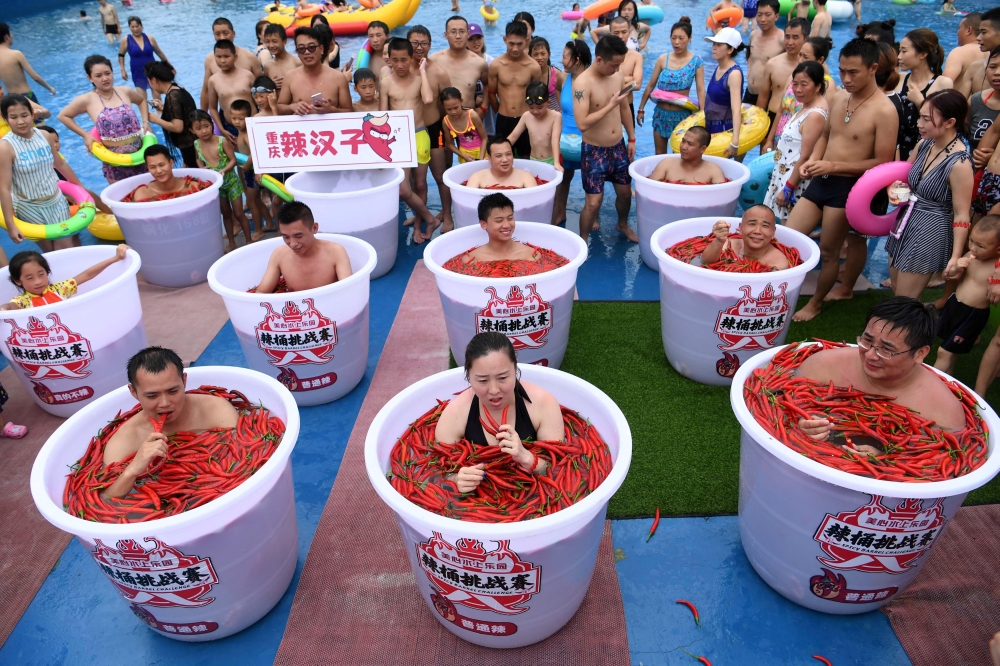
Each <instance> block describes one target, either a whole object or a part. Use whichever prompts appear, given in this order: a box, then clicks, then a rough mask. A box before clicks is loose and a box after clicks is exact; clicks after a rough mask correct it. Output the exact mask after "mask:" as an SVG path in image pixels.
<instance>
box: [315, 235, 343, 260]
mask: <svg viewBox="0 0 1000 666" xmlns="http://www.w3.org/2000/svg"><path fill="white" fill-rule="evenodd" d="M316 243H317V244H318V245H319V247H320V250H321V251H322V252H323V254H324V255H326V256H328V257H336V258H338V259H342V258H344V257H346V256H348V255H347V249H346V248H344V246H343V245H341V244H340V243H336V242H334V241H328V240H323V239H320V238H317V239H316Z"/></svg>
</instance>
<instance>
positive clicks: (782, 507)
mask: <svg viewBox="0 0 1000 666" xmlns="http://www.w3.org/2000/svg"><path fill="white" fill-rule="evenodd" d="M777 351H778V349H772V350H769V351H768V352H767V353H763V354H758V355H757V356H755V357H754V358H753V359H751V360H750V361H749V362H747V363H746V365H744V366H743V367H742V368H740V370H739V372H737V373H736V377H735V378H734V379H733V385H732V389H731V391H730V401H731V403H732V407H733V412H734V413H735V414H736V418H737V419H738V420H739V422H740V425H741V426H742V436H741V438H740V500H739V511H740V521H739V522H740V536H741V539H742V541H743V550H744V551H746V555H747V559H749V560H750V564H752V565H753V568H754V569H755V570H756V571H757V573H758V574H759V575H760V577H761V578H763V579H764V581H765V582H766V583H767V584H768V585H770V586H771V587H772V588H774V590H775V591H776V592H778V593H779V594H781V595H782V596H784V597H785V598H787V599H789V600H790V601H794V602H795V603H797V604H799V605H801V606H805V607H806V608H811V609H813V610H817V611H820V612H823V613H831V614H835V615H850V614H855V613H865V612H867V611H870V610H874V609H876V608H878V607H879V606H882V605H883V604H885V603H886V602H888V601H890V600H892V599H893V598H894V597H895V596H896V595H897V594H899V593H900V592H902V591H903V590H905V589H906V586H907V585H909V584H910V583H911V582H913V579H914V578H916V576H917V574H918V573H920V569H921V567H923V566H924V564H925V563H926V562H927V559H928V557H930V552H929V551H930V550H931V548H932V547H933V546H934V544H935V543H937V542H938V541H939V540H940V538H941V533H942V532H943V531H944V529H945V527H946V526H947V525H948V522H949V521H950V520H951V519H952V518H953V517H954V516H955V513H956V512H957V511H958V509H959V507H961V506H962V502H963V501H964V500H965V496H966V495H967V494H968V493H969V492H970V491H972V490H975V489H976V488H978V487H980V486H982V485H984V484H986V483H987V482H989V480H990V479H992V478H993V477H994V476H996V474H997V472H998V471H1000V456H998V455H997V453H996V447H997V440H996V433H997V432H998V430H1000V419H997V415H996V413H995V412H994V411H993V410H992V409H991V408H990V406H989V405H987V404H986V402H985V401H984V400H980V401H979V405H978V409H979V413H980V415H982V417H983V419H984V420H985V421H986V425H987V427H988V429H989V432H990V435H989V440H988V442H987V446H988V447H989V454H988V457H987V460H986V462H985V463H984V464H983V466H982V467H980V468H979V469H977V470H975V471H974V472H971V473H969V474H966V475H965V476H962V477H959V478H957V479H951V480H948V481H937V482H932V483H903V482H896V481H878V480H876V479H870V478H865V477H861V476H856V475H854V474H848V473H847V472H842V471H840V470H837V469H833V468H832V467H827V466H826V465H823V464H821V463H818V462H816V461H813V460H810V459H809V458H806V457H805V456H803V455H800V454H799V453H796V452H795V451H793V450H792V449H790V448H788V447H787V446H785V445H784V444H782V443H781V442H779V441H778V440H777V439H775V438H774V437H771V436H770V435H769V434H768V433H767V431H765V430H764V428H762V427H761V426H760V425H759V424H758V423H757V421H756V420H755V419H754V417H753V416H751V414H750V412H749V410H747V408H746V403H745V402H744V400H743V385H744V383H746V380H747V377H749V376H750V373H751V372H753V371H754V370H755V369H757V368H759V367H762V366H763V365H765V364H766V363H767V362H768V361H770V360H771V357H772V356H774V354H775V353H777ZM931 369H932V370H933V368H931ZM935 372H936V371H935ZM938 374H943V373H938ZM963 389H964V390H966V391H969V390H970V389H968V388H966V387H964V386H963ZM970 392H971V391H970Z"/></svg>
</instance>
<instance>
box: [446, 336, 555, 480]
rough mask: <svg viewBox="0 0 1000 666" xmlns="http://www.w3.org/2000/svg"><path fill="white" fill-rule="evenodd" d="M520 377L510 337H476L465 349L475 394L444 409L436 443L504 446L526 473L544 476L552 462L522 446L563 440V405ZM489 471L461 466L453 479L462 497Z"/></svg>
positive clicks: (460, 397) (469, 393)
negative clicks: (463, 440) (539, 441)
mask: <svg viewBox="0 0 1000 666" xmlns="http://www.w3.org/2000/svg"><path fill="white" fill-rule="evenodd" d="M517 375H518V372H517V354H516V353H515V352H514V345H513V344H511V342H510V340H509V339H508V338H507V336H506V335H504V334H502V333H496V332H488V333H480V334H478V335H476V336H475V337H474V338H472V340H471V341H470V342H469V346H468V347H466V349H465V378H466V379H467V380H468V381H469V384H470V389H469V390H466V391H463V392H462V393H460V394H459V395H458V396H456V397H455V399H454V400H452V401H451V402H450V403H449V404H448V406H447V407H446V408H445V410H444V412H443V413H442V414H441V419H440V421H438V424H437V429H436V431H435V436H434V438H435V439H436V440H437V441H439V442H441V443H443V444H452V443H454V442H458V441H460V440H462V439H466V440H468V441H469V442H472V443H473V444H477V445H480V446H486V445H490V446H499V447H500V450H501V451H503V452H504V453H506V454H508V455H510V458H511V461H512V462H513V463H514V464H516V465H518V466H519V467H520V468H521V469H522V470H524V471H525V472H527V473H529V474H544V473H545V471H546V470H547V469H548V466H549V461H547V460H545V459H544V458H540V457H537V456H535V455H534V454H533V453H531V452H530V451H528V450H527V449H526V448H525V447H524V444H523V442H524V441H529V440H530V441H536V440H548V441H562V440H563V417H562V413H561V412H560V409H559V401H558V400H556V398H555V396H553V395H552V394H551V393H549V392H548V391H546V390H545V389H543V388H542V387H540V386H537V385H535V384H530V383H528V382H525V383H523V384H522V383H521V382H520V381H519V380H518V379H517ZM511 407H513V409H511ZM484 467H485V466H484V465H483V464H478V465H472V466H470V467H462V468H460V469H459V470H458V472H457V473H456V474H454V475H453V476H452V477H450V478H449V480H451V481H454V482H455V484H456V485H457V486H458V491H459V492H461V493H468V492H472V491H474V490H475V489H476V487H477V486H478V485H479V483H480V482H481V481H482V480H483V477H484V476H485V474H486V472H485V471H484Z"/></svg>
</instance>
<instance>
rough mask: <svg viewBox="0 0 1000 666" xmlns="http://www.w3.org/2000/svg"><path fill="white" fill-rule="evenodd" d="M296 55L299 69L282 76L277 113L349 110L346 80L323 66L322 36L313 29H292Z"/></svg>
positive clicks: (288, 114) (337, 72)
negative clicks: (300, 63)
mask: <svg viewBox="0 0 1000 666" xmlns="http://www.w3.org/2000/svg"><path fill="white" fill-rule="evenodd" d="M295 52H296V53H298V54H299V60H300V61H301V62H302V66H301V67H296V68H295V69H292V70H289V71H288V72H286V73H285V85H284V86H282V88H281V92H280V93H279V94H278V113H279V114H280V115H283V116H290V115H293V114H294V115H297V116H306V115H309V114H313V113H349V112H350V111H352V110H353V107H352V105H351V91H350V89H349V88H348V87H347V77H346V76H344V74H343V73H342V72H339V71H337V70H335V69H333V68H332V67H328V66H327V65H326V49H325V48H324V47H323V37H322V35H320V34H319V31H318V30H317V29H316V28H306V27H302V28H296V29H295Z"/></svg>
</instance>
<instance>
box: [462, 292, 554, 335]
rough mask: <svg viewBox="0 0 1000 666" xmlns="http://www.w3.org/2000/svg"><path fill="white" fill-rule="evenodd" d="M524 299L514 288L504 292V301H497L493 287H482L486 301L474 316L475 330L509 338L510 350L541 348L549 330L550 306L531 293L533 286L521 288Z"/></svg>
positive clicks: (535, 293)
mask: <svg viewBox="0 0 1000 666" xmlns="http://www.w3.org/2000/svg"><path fill="white" fill-rule="evenodd" d="M525 289H527V290H528V295H527V296H525V295H524V294H523V293H522V292H521V288H520V287H518V286H517V285H514V286H512V287H511V288H510V290H509V291H508V292H507V298H500V296H498V295H497V290H496V289H495V288H494V287H486V289H484V291H485V292H486V293H487V294H489V296H490V301H489V303H487V304H486V307H484V308H483V309H482V310H480V311H479V313H478V314H476V330H477V331H478V332H480V333H483V332H485V331H497V332H498V333H503V334H504V335H506V336H507V337H508V338H510V341H511V343H513V345H514V349H537V348H539V347H544V346H545V343H546V342H548V340H546V339H545V336H546V335H548V333H549V331H550V330H551V329H552V306H551V305H549V304H548V303H546V302H545V301H543V300H542V297H541V296H539V295H538V293H537V292H536V291H535V285H534V284H529V285H525Z"/></svg>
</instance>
